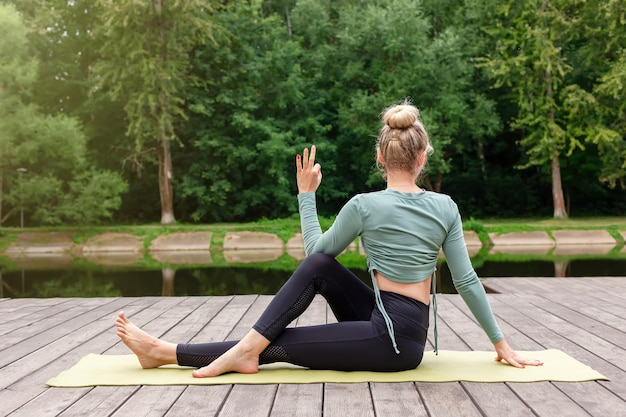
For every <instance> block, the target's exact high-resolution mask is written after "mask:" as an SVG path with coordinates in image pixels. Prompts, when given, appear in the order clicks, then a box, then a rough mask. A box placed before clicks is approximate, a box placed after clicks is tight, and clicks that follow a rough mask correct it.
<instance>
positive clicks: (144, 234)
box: [0, 217, 626, 251]
mask: <svg viewBox="0 0 626 417" xmlns="http://www.w3.org/2000/svg"><path fill="white" fill-rule="evenodd" d="M332 221H333V219H331V218H322V219H320V223H321V224H322V228H323V229H326V228H328V227H329V226H330V225H331V224H332ZM463 226H464V229H465V230H474V231H476V232H477V233H478V235H479V237H480V238H481V240H483V242H485V241H486V240H488V234H489V233H499V234H502V233H511V232H523V231H545V232H547V233H548V234H550V233H551V231H553V230H562V229H570V230H606V231H608V232H609V233H610V234H611V236H613V238H615V240H616V241H617V242H618V244H619V245H620V246H621V245H623V244H624V238H623V237H622V234H621V233H620V232H626V217H590V218H572V219H565V220H557V219H551V218H548V219H541V218H525V219H519V218H518V219H485V220H477V219H466V220H465V221H464V223H463ZM199 231H203V232H206V231H209V232H212V233H213V238H212V242H211V247H213V248H219V247H222V244H223V240H224V236H225V235H226V233H227V232H229V231H256V232H267V233H273V234H276V235H277V236H279V237H280V238H281V239H282V240H283V241H284V242H287V240H288V239H289V238H291V237H293V236H294V234H296V233H297V232H299V231H300V221H299V219H298V218H288V219H277V220H260V221H256V222H249V223H215V224H204V225H198V224H180V223H178V224H174V225H169V226H163V225H161V224H145V225H105V226H84V227H76V226H58V227H37V228H24V229H20V228H0V251H3V250H4V249H6V248H7V247H8V246H9V245H10V244H11V242H13V241H14V240H15V239H17V238H18V237H19V236H20V235H22V234H24V233H28V232H38V233H44V234H46V232H50V233H49V234H50V235H54V234H55V233H53V232H56V233H63V234H69V235H71V236H72V240H73V241H74V242H75V243H76V244H80V243H82V242H85V241H87V240H88V239H89V238H91V237H93V236H95V235H98V234H101V233H110V232H116V233H130V234H134V235H137V236H140V237H141V238H142V240H143V241H144V242H145V245H146V247H148V246H149V245H150V242H151V241H152V240H153V239H155V238H156V237H158V236H161V235H165V234H169V233H174V232H199ZM24 236H25V235H24Z"/></svg>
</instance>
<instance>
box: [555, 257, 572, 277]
mask: <svg viewBox="0 0 626 417" xmlns="http://www.w3.org/2000/svg"><path fill="white" fill-rule="evenodd" d="M568 266H569V261H554V276H555V277H557V278H565V277H567V267H568Z"/></svg>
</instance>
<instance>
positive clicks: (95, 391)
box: [0, 277, 626, 417]
mask: <svg viewBox="0 0 626 417" xmlns="http://www.w3.org/2000/svg"><path fill="white" fill-rule="evenodd" d="M484 282H485V284H486V285H487V286H488V287H489V288H490V289H492V290H495V291H497V292H498V293H497V294H489V298H490V300H491V302H492V306H493V309H494V311H495V313H496V315H497V316H498V319H499V322H500V324H501V327H502V329H503V331H504V333H505V335H506V336H507V339H508V341H509V343H510V344H511V345H512V346H514V347H515V348H516V349H520V350H533V349H542V348H558V349H561V350H563V351H564V352H566V353H568V354H570V355H571V356H573V357H574V358H576V359H578V360H580V361H582V362H583V363H586V364H588V365H590V366H592V367H593V368H595V369H596V370H598V371H599V372H601V373H603V374H604V375H606V376H607V377H609V378H610V379H611V381H610V382H606V381H599V382H596V381H594V382H582V383H550V382H538V383H490V384H482V383H465V382H460V383H458V382H457V383H399V384H386V383H369V384H368V383H362V384H305V385H256V386H254V385H235V386H231V385H228V386H226V385H224V386H164V387H148V386H140V387H138V386H127V387H95V388H77V389H73V388H49V387H47V386H46V385H45V382H46V380H48V379H49V378H50V377H52V376H55V375H57V374H58V373H59V372H61V371H62V370H64V369H67V368H69V367H70V366H72V365H74V364H75V363H76V362H77V361H78V360H79V359H80V358H81V357H82V356H83V355H85V354H87V353H91V352H93V353H111V354H118V353H127V351H126V349H125V347H124V346H123V345H121V344H120V343H119V342H118V340H117V337H116V336H115V332H114V328H113V319H114V316H115V314H116V312H117V311H119V310H124V311H125V312H126V313H127V314H128V315H129V316H130V317H132V318H133V320H134V321H135V322H136V323H137V324H139V325H140V326H143V327H144V328H145V329H146V330H148V331H149V332H152V333H153V334H155V335H157V336H162V337H164V338H165V339H167V340H171V341H174V342H178V341H181V342H182V341H185V342H186V341H190V340H191V341H217V340H224V339H232V338H239V337H241V336H242V335H243V334H244V333H245V332H246V331H247V329H248V328H249V327H250V326H251V324H252V323H253V322H254V320H255V318H256V317H258V315H259V312H260V311H261V310H262V309H263V308H264V307H265V305H266V304H267V303H268V302H269V300H270V299H271V296H254V295H245V296H232V297H171V298H167V297H142V298H95V299H94V298H74V299H0V389H1V391H0V415H3V416H4V415H11V416H28V417H40V416H57V415H59V416H159V417H160V416H185V417H189V416H200V415H202V416H237V417H240V416H245V417H253V416H271V417H276V416H289V417H291V416H324V417H334V416H338V417H348V416H358V417H363V416H378V417H381V416H403V417H404V416H428V417H444V416H450V417H463V416H494V417H496V416H497V417H503V416H520V417H521V416H524V417H526V416H537V417H555V416H567V417H576V416H599V417H600V416H601V417H609V416H616V417H618V416H619V417H623V416H625V415H626V277H624V278H491V279H486V280H485V281H484ZM437 299H438V302H439V343H440V347H441V348H442V349H456V350H464V349H467V350H489V349H491V345H490V344H489V342H488V340H487V338H486V336H485V335H484V333H483V332H482V330H480V328H479V327H478V326H477V324H476V323H475V322H474V321H473V319H472V318H471V316H470V315H469V313H468V310H467V309H466V307H465V305H464V304H463V302H462V300H461V299H460V298H459V297H458V296H456V295H441V296H438V298H437ZM329 320H332V314H331V313H330V312H329V311H328V309H327V308H326V304H325V303H324V301H323V300H322V299H316V300H315V301H314V303H313V305H312V306H311V308H310V309H309V310H308V311H307V313H306V314H305V315H304V316H302V317H301V318H300V319H299V320H298V321H297V323H295V325H307V324H317V323H323V322H325V321H329ZM431 340H432V339H431Z"/></svg>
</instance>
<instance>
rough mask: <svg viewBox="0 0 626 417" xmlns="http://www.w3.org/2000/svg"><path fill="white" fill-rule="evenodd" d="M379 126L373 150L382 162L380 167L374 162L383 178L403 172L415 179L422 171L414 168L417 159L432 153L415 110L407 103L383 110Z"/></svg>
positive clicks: (417, 167) (424, 130) (416, 167)
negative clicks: (409, 173) (377, 151)
mask: <svg viewBox="0 0 626 417" xmlns="http://www.w3.org/2000/svg"><path fill="white" fill-rule="evenodd" d="M382 122H383V126H382V127H381V129H380V132H379V134H378V139H377V140H376V148H377V149H380V153H381V155H382V157H383V160H384V165H383V164H381V163H380V162H379V161H378V160H377V166H378V169H379V170H380V171H381V173H382V175H383V178H385V179H386V177H387V171H389V170H391V171H407V172H411V173H412V174H414V175H416V176H418V175H419V174H420V172H421V170H422V168H423V165H421V166H418V164H417V161H418V158H419V157H420V155H421V154H422V153H423V152H426V155H430V154H432V153H433V147H432V145H431V144H430V139H429V138H428V133H426V129H424V125H422V122H421V120H420V114H419V110H418V109H417V108H416V107H415V106H414V105H412V104H411V102H410V101H409V100H404V101H403V102H402V103H400V104H398V105H394V106H391V107H388V108H387V109H385V111H384V112H383V113H382ZM425 163H426V162H424V164H425Z"/></svg>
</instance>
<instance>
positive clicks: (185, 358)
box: [176, 352, 220, 368]
mask: <svg viewBox="0 0 626 417" xmlns="http://www.w3.org/2000/svg"><path fill="white" fill-rule="evenodd" d="M219 357H220V355H194V354H192V353H181V352H177V353H176V361H177V362H178V364H179V365H181V366H192V367H194V368H202V367H203V366H207V365H208V364H210V363H211V362H213V361H214V360H215V359H217V358H219Z"/></svg>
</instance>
